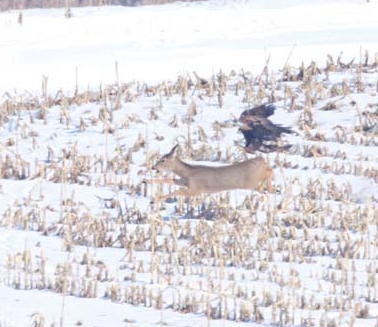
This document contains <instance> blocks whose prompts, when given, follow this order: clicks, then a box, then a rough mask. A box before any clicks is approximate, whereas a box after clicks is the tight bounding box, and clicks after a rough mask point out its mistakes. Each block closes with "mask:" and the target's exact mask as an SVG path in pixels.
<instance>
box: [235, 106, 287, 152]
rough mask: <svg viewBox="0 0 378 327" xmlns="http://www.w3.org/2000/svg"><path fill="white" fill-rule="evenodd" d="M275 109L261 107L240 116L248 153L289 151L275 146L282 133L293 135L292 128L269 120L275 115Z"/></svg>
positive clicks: (273, 107)
mask: <svg viewBox="0 0 378 327" xmlns="http://www.w3.org/2000/svg"><path fill="white" fill-rule="evenodd" d="M275 109H276V107H275V106H274V105H261V106H258V107H255V108H252V109H248V110H245V111H243V113H242V114H241V115H240V118H239V121H240V122H241V123H242V126H241V127H240V131H241V132H242V133H243V136H244V138H245V147H246V149H247V150H248V152H254V151H257V150H259V151H263V152H271V151H277V150H278V149H287V146H285V147H284V148H282V147H279V146H277V145H276V144H274V143H275V142H277V141H278V139H279V138H280V137H281V134H282V133H292V130H291V129H290V128H287V127H283V126H280V125H278V124H274V123H272V122H271V121H270V120H269V119H268V118H267V117H269V116H271V115H272V114H273V113H274V111H275ZM266 142H269V144H267V143H266Z"/></svg>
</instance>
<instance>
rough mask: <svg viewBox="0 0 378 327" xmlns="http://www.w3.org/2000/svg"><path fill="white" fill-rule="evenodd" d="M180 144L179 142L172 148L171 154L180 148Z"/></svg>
mask: <svg viewBox="0 0 378 327" xmlns="http://www.w3.org/2000/svg"><path fill="white" fill-rule="evenodd" d="M178 146H179V144H178V143H177V144H176V145H175V146H174V147H173V148H172V149H171V151H170V152H169V154H168V155H169V156H173V155H174V154H175V153H176V150H177V148H178Z"/></svg>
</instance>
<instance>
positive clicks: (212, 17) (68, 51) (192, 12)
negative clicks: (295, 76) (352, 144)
mask: <svg viewBox="0 0 378 327" xmlns="http://www.w3.org/2000/svg"><path fill="white" fill-rule="evenodd" d="M377 12H378V2H377V1H374V0H373V1H370V3H367V2H366V1H362V0H329V1H324V0H321V1H320V0H280V1H276V0H255V1H253V0H252V1H241V0H227V1H226V0H220V1H209V2H204V3H202V2H196V3H180V2H178V3H174V4H170V5H166V6H147V7H133V8H129V7H102V8H82V9H76V8H75V9H73V14H74V18H73V19H69V20H67V19H65V18H64V11H63V10H55V9H54V10H43V11H42V10H28V11H25V12H24V23H23V25H22V26H21V27H20V26H19V25H18V23H17V17H18V11H12V12H5V13H1V15H0V58H1V60H0V71H1V80H0V93H2V92H1V91H4V90H13V89H19V90H20V89H21V90H23V89H28V90H37V91H40V84H41V79H42V75H46V76H48V77H49V86H50V90H56V89H59V88H63V89H69V90H72V88H73V87H74V85H75V69H76V67H77V68H78V72H79V84H80V85H81V86H82V87H84V88H86V87H87V85H90V86H92V87H97V86H98V85H99V84H100V83H101V82H112V81H114V75H115V74H114V64H115V61H118V62H119V69H120V78H121V80H124V81H126V80H127V81H128V80H132V79H134V78H136V79H143V80H147V81H155V82H156V81H160V80H162V79H174V78H176V76H177V75H178V74H179V73H184V72H192V71H193V70H196V71H198V72H201V74H203V75H210V74H212V72H213V71H218V70H219V69H223V70H226V71H227V70H230V69H239V68H241V67H244V69H247V70H252V71H254V72H260V70H261V68H262V67H263V65H264V63H265V61H266V60H267V58H268V57H269V56H270V64H271V67H272V68H282V66H283V64H284V63H285V62H286V60H287V59H288V57H289V54H290V52H291V50H292V48H293V46H295V49H294V51H293V53H292V55H291V57H290V63H291V64H300V63H301V62H302V61H305V62H306V63H309V62H310V61H311V60H317V62H318V63H321V62H324V59H325V54H327V53H330V54H332V55H334V56H336V55H338V54H339V53H340V52H344V54H345V56H346V57H347V58H353V57H356V58H359V57H360V47H362V49H370V51H371V52H372V53H374V52H377V51H378V45H377V44H378V37H377V35H378V21H377V19H376V13H377Z"/></svg>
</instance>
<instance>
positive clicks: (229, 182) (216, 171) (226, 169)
mask: <svg viewBox="0 0 378 327" xmlns="http://www.w3.org/2000/svg"><path fill="white" fill-rule="evenodd" d="M269 169H270V168H269V166H268V164H267V163H266V161H265V160H264V159H262V158H255V159H250V160H246V161H242V162H238V163H235V164H232V165H227V166H221V167H209V166H201V165H198V166H193V168H192V172H191V176H190V178H189V187H195V188H196V189H197V190H199V191H202V192H209V193H211V192H219V191H222V190H229V189H238V188H240V189H253V188H255V187H257V186H258V184H259V183H260V182H261V181H262V180H264V179H265V178H266V175H267V171H268V170H269Z"/></svg>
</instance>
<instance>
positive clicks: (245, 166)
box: [149, 144, 273, 200]
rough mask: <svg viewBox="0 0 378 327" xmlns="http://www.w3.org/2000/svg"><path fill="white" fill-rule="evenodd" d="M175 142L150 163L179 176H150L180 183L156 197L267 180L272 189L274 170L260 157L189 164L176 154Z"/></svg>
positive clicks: (252, 186) (249, 185)
mask: <svg viewBox="0 0 378 327" xmlns="http://www.w3.org/2000/svg"><path fill="white" fill-rule="evenodd" d="M177 147H178V144H177V145H176V146H174V147H173V148H172V150H171V151H170V152H169V153H168V154H166V155H164V156H163V157H162V158H161V159H160V160H159V161H158V162H157V164H156V165H155V166H154V167H153V169H156V170H169V171H171V172H173V173H175V174H176V175H178V176H179V177H180V178H173V179H172V178H170V179H167V178H165V179H152V180H149V182H150V183H159V184H172V185H177V186H181V188H179V189H178V190H176V191H174V192H172V193H170V194H167V195H163V196H160V197H158V200H164V199H167V198H170V197H173V196H186V197H191V196H197V195H199V194H201V193H216V192H220V191H225V190H232V189H249V190H253V189H256V188H257V187H258V186H259V185H261V184H266V186H267V189H268V192H270V193H271V192H272V177H273V170H272V168H270V167H269V165H268V164H267V162H266V161H265V160H264V159H262V158H255V159H249V160H246V161H242V162H238V163H234V164H232V165H227V166H219V167H210V166H204V165H190V164H187V163H185V162H183V161H182V160H180V159H179V158H177V156H176V150H177Z"/></svg>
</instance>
